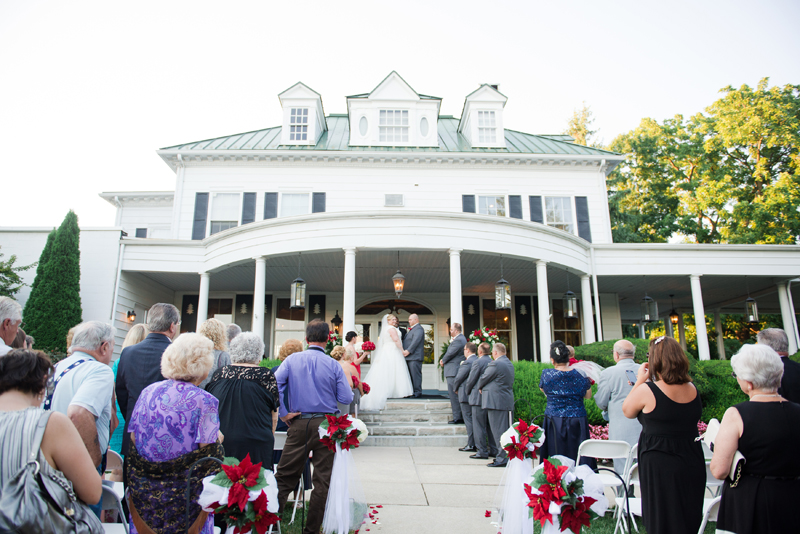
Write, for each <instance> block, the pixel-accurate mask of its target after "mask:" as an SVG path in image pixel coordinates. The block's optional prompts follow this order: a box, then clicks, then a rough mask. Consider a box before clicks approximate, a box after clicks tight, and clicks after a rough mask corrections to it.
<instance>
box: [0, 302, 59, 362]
mask: <svg viewBox="0 0 800 534" xmlns="http://www.w3.org/2000/svg"><path fill="white" fill-rule="evenodd" d="M20 324H22V306H20V304H19V302H17V301H16V300H14V299H12V298H10V297H0V356H4V355H5V354H6V353H7V352H8V351H10V350H11V343H13V342H14V338H16V337H17V330H18V329H19V325H20ZM67 346H69V345H67Z"/></svg>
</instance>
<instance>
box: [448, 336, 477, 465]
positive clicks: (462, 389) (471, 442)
mask: <svg viewBox="0 0 800 534" xmlns="http://www.w3.org/2000/svg"><path fill="white" fill-rule="evenodd" d="M477 350H478V346H477V345H475V343H471V342H470V343H467V344H466V345H464V356H465V357H466V359H465V360H464V361H463V362H461V363H460V364H459V365H458V373H456V378H455V381H454V383H453V387H454V388H455V390H456V393H458V402H459V404H460V405H461V415H462V417H464V424H466V425H467V446H466V447H461V448H460V449H458V450H460V451H462V452H477V451H478V449H476V448H475V434H474V431H473V429H472V406H470V404H469V395H467V386H466V384H465V382H466V381H467V378H468V377H469V372H470V370H471V369H472V364H473V363H475V360H477V359H478V358H477V356H475V352H477Z"/></svg>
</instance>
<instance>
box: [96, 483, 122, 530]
mask: <svg viewBox="0 0 800 534" xmlns="http://www.w3.org/2000/svg"><path fill="white" fill-rule="evenodd" d="M100 509H101V510H114V511H115V512H117V514H118V516H117V517H119V518H121V519H122V523H103V528H104V530H105V532H124V533H125V534H129V531H128V521H127V520H126V518H125V512H123V510H122V501H121V500H120V498H119V495H117V492H116V491H114V488H113V486H110V485H107V484H103V493H102V498H101V499H100Z"/></svg>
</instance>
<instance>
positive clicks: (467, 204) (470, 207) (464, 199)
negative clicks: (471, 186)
mask: <svg viewBox="0 0 800 534" xmlns="http://www.w3.org/2000/svg"><path fill="white" fill-rule="evenodd" d="M461 208H462V210H463V211H464V213H475V195H461Z"/></svg>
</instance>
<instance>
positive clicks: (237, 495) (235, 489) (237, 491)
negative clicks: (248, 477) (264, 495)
mask: <svg viewBox="0 0 800 534" xmlns="http://www.w3.org/2000/svg"><path fill="white" fill-rule="evenodd" d="M249 497H250V492H249V491H247V488H246V487H244V485H242V484H234V485H233V486H231V488H230V489H229V490H228V506H233V505H238V506H239V509H240V510H241V511H242V512H244V509H245V507H246V506H247V501H248V498H249Z"/></svg>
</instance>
